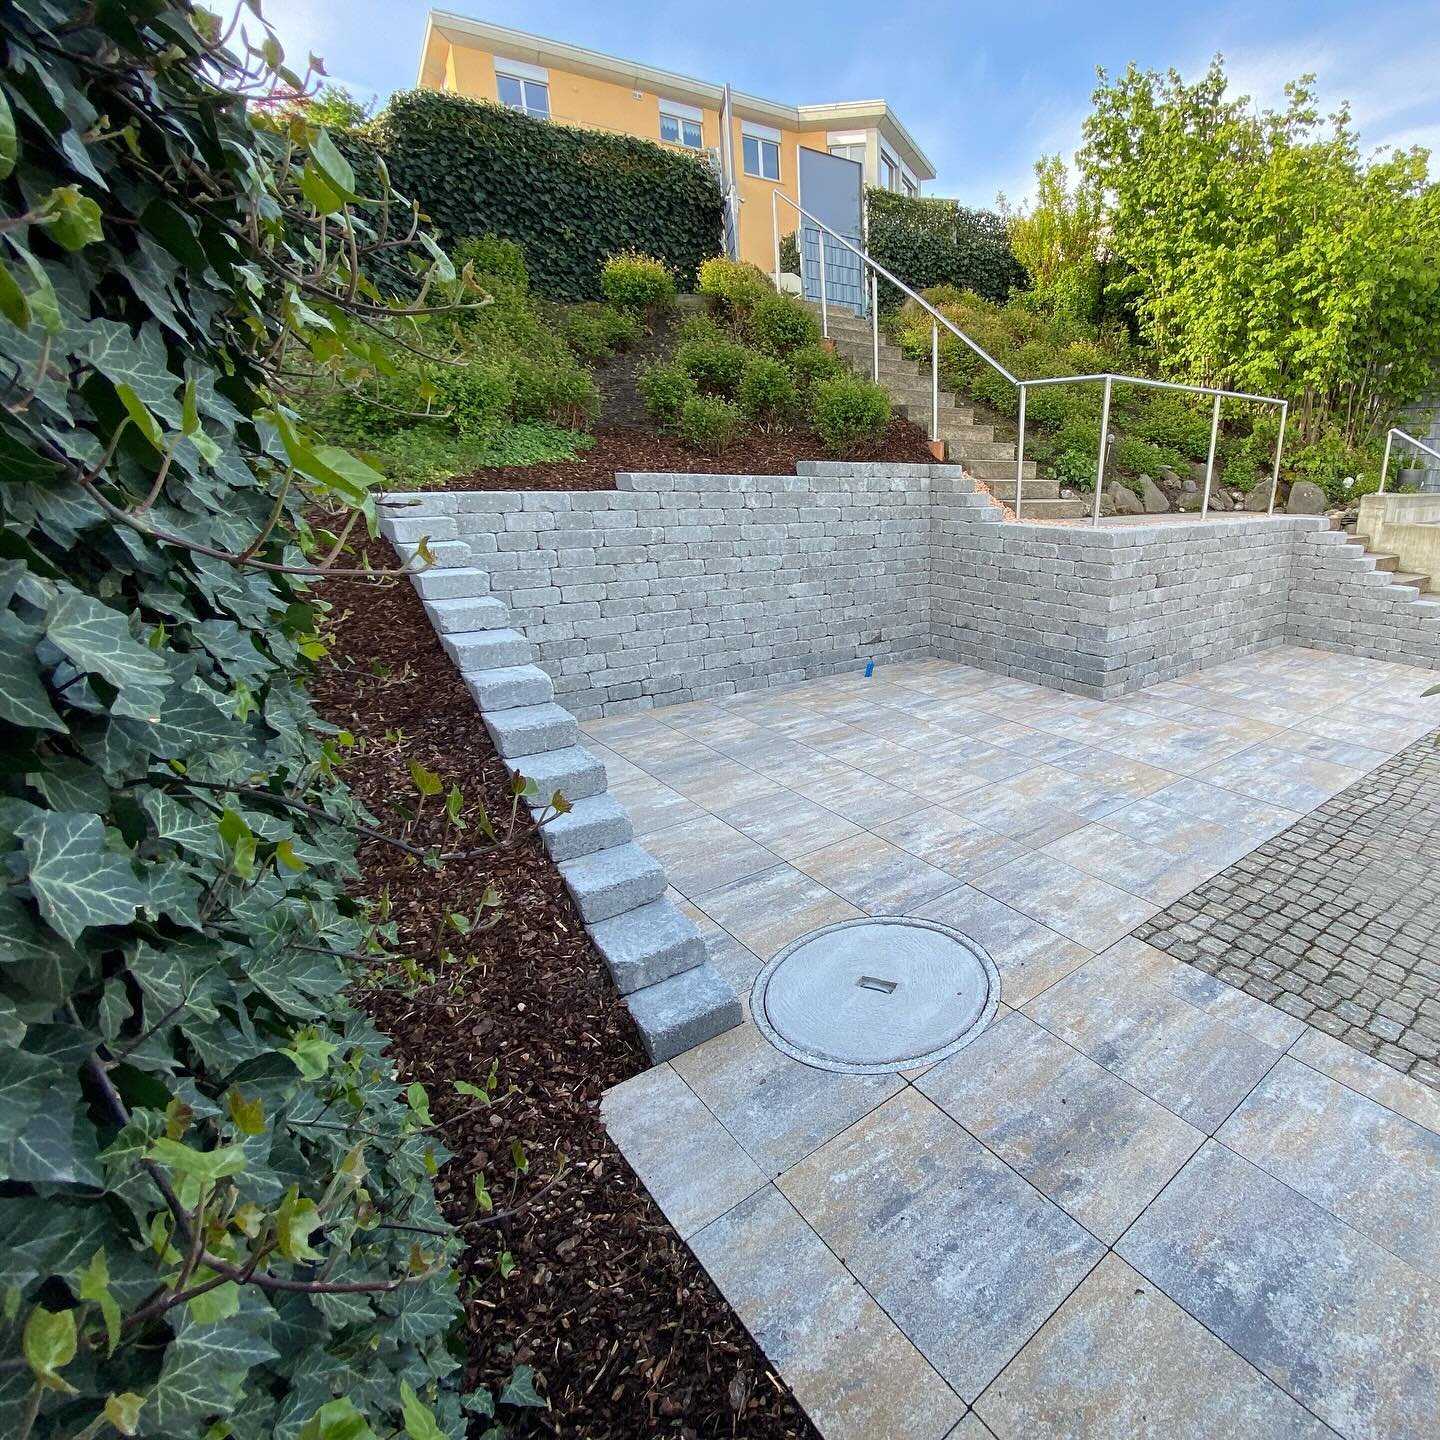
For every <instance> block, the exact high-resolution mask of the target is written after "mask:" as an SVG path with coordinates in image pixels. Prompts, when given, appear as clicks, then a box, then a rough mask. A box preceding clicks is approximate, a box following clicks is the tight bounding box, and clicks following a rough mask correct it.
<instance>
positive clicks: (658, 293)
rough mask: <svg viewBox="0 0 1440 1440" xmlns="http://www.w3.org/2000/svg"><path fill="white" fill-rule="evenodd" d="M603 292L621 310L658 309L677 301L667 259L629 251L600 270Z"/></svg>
mask: <svg viewBox="0 0 1440 1440" xmlns="http://www.w3.org/2000/svg"><path fill="white" fill-rule="evenodd" d="M600 293H601V294H602V295H603V296H604V297H605V299H606V301H607V302H608V303H609V304H611V305H614V306H616V307H617V308H618V309H621V310H632V311H647V310H657V309H659V308H661V307H662V306H665V305H668V304H669V303H670V301H672V300H673V299H674V298H675V276H674V275H673V274H672V273H671V271H670V267H669V266H668V265H667V264H666V263H665V262H664V261H663V260H657V259H656V258H655V256H653V255H642V254H641V253H640V252H639V251H638V250H626V251H624V252H622V253H621V254H619V255H611V256H610V257H609V259H607V260H606V261H605V263H604V264H603V265H602V266H601V267H600Z"/></svg>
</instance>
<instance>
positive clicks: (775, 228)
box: [770, 190, 804, 292]
mask: <svg viewBox="0 0 1440 1440" xmlns="http://www.w3.org/2000/svg"><path fill="white" fill-rule="evenodd" d="M779 194H780V192H779V191H778V190H772V191H771V192H770V235H771V238H772V239H773V240H774V241H775V289H776V291H777V292H778V291H779V289H780V201H779V199H778V196H779ZM796 228H797V229H798V228H799V227H798V226H797V227H796ZM801 288H802V289H803V288H804V286H803V285H802V286H801Z"/></svg>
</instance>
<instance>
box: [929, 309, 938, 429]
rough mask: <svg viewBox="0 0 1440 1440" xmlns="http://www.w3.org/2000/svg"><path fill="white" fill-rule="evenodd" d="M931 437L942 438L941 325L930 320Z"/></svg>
mask: <svg viewBox="0 0 1440 1440" xmlns="http://www.w3.org/2000/svg"><path fill="white" fill-rule="evenodd" d="M930 438H931V439H932V440H938V439H939V438H940V327H939V326H938V325H937V324H936V323H935V322H934V321H933V320H932V321H931V322H930Z"/></svg>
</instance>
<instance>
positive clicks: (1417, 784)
mask: <svg viewBox="0 0 1440 1440" xmlns="http://www.w3.org/2000/svg"><path fill="white" fill-rule="evenodd" d="M1436 738H1437V737H1436V736H1435V735H1433V734H1432V735H1427V736H1425V737H1423V738H1422V739H1420V740H1417V741H1416V742H1415V743H1414V744H1413V745H1410V746H1408V747H1407V748H1406V749H1404V750H1402V751H1400V753H1399V754H1397V755H1395V756H1394V757H1393V758H1392V759H1390V760H1388V761H1386V762H1385V763H1384V764H1383V765H1381V766H1379V767H1378V768H1377V769H1375V770H1373V771H1371V773H1370V774H1368V775H1366V776H1364V777H1362V778H1361V779H1360V780H1357V781H1356V782H1355V784H1353V785H1351V786H1350V787H1349V788H1348V789H1346V790H1342V791H1341V792H1340V793H1339V794H1338V795H1336V796H1334V797H1333V798H1332V799H1330V800H1328V801H1326V802H1325V803H1324V804H1323V805H1321V806H1319V807H1318V808H1317V809H1315V810H1313V811H1311V812H1310V814H1308V815H1306V816H1305V817H1304V818H1303V819H1301V820H1300V821H1299V822H1297V823H1296V824H1295V825H1293V826H1291V828H1290V829H1289V830H1286V831H1282V832H1281V833H1280V834H1279V835H1276V836H1274V837H1272V838H1271V839H1270V840H1268V841H1267V842H1266V843H1265V844H1263V845H1261V846H1260V847H1259V848H1258V849H1256V850H1253V851H1251V852H1250V854H1248V855H1246V856H1245V857H1244V858H1243V859H1241V860H1239V861H1237V862H1236V863H1235V864H1234V865H1232V866H1231V867H1230V868H1229V869H1228V870H1226V871H1223V872H1222V873H1221V874H1219V875H1216V876H1214V877H1213V878H1212V879H1210V880H1207V881H1206V882H1205V883H1204V884H1203V885H1201V886H1199V887H1198V888H1197V889H1196V890H1193V891H1192V892H1191V893H1190V894H1188V895H1185V896H1183V897H1182V898H1180V899H1179V900H1176V901H1175V902H1174V903H1173V904H1172V905H1170V906H1169V907H1168V908H1166V909H1165V910H1162V911H1161V912H1160V913H1159V914H1157V915H1153V916H1151V917H1150V919H1149V920H1147V921H1146V922H1145V924H1144V925H1143V926H1141V927H1140V928H1139V929H1137V930H1136V932H1135V934H1136V935H1137V936H1139V937H1140V938H1141V939H1144V940H1145V941H1146V942H1147V943H1148V944H1150V945H1153V946H1155V947H1156V948H1157V949H1159V950H1163V951H1165V952H1166V954H1168V955H1170V956H1171V957H1173V958H1174V959H1176V960H1183V961H1185V962H1186V963H1187V964H1190V965H1193V966H1195V968H1197V969H1199V970H1203V971H1205V972H1207V973H1209V974H1213V975H1218V976H1219V977H1220V978H1221V979H1223V980H1225V981H1226V982H1227V983H1229V984H1231V985H1234V986H1236V987H1237V988H1238V989H1241V990H1244V991H1245V992H1246V993H1247V994H1249V995H1253V996H1255V997H1256V998H1257V999H1259V1000H1263V1001H1265V1002H1266V1003H1267V1004H1271V1005H1274V1006H1275V1007H1276V1008H1277V1009H1278V1010H1283V1011H1284V1012H1285V1013H1286V1014H1287V1015H1294V1016H1296V1017H1298V1018H1299V1019H1302V1020H1304V1021H1306V1022H1307V1023H1308V1024H1310V1025H1313V1026H1314V1027H1315V1028H1316V1029H1317V1030H1321V1031H1323V1032H1324V1033H1325V1034H1327V1035H1331V1036H1334V1037H1335V1038H1337V1039H1340V1040H1343V1041H1344V1042H1345V1043H1346V1044H1347V1045H1351V1046H1353V1047H1354V1048H1355V1049H1357V1050H1359V1051H1360V1052H1361V1053H1362V1054H1365V1055H1370V1056H1373V1057H1374V1058H1375V1059H1377V1060H1380V1061H1383V1062H1384V1063H1385V1064H1386V1065H1390V1066H1393V1067H1394V1068H1395V1069H1397V1070H1401V1071H1404V1072H1406V1073H1407V1074H1409V1075H1410V1076H1412V1077H1413V1078H1414V1079H1416V1080H1419V1081H1420V1082H1422V1083H1423V1084H1426V1085H1430V1086H1435V1087H1437V1088H1440V866H1437V865H1436V863H1435V862H1436V860H1437V858H1440V844H1437V839H1436V837H1437V836H1440V748H1437V745H1436Z"/></svg>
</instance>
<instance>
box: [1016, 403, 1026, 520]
mask: <svg viewBox="0 0 1440 1440" xmlns="http://www.w3.org/2000/svg"><path fill="white" fill-rule="evenodd" d="M1024 485H1025V382H1024V381H1023V380H1022V381H1021V382H1020V438H1019V439H1018V440H1017V441H1016V442H1015V518H1016V519H1017V520H1018V519H1019V518H1020V492H1021V490H1022V489H1023V488H1024Z"/></svg>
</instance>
